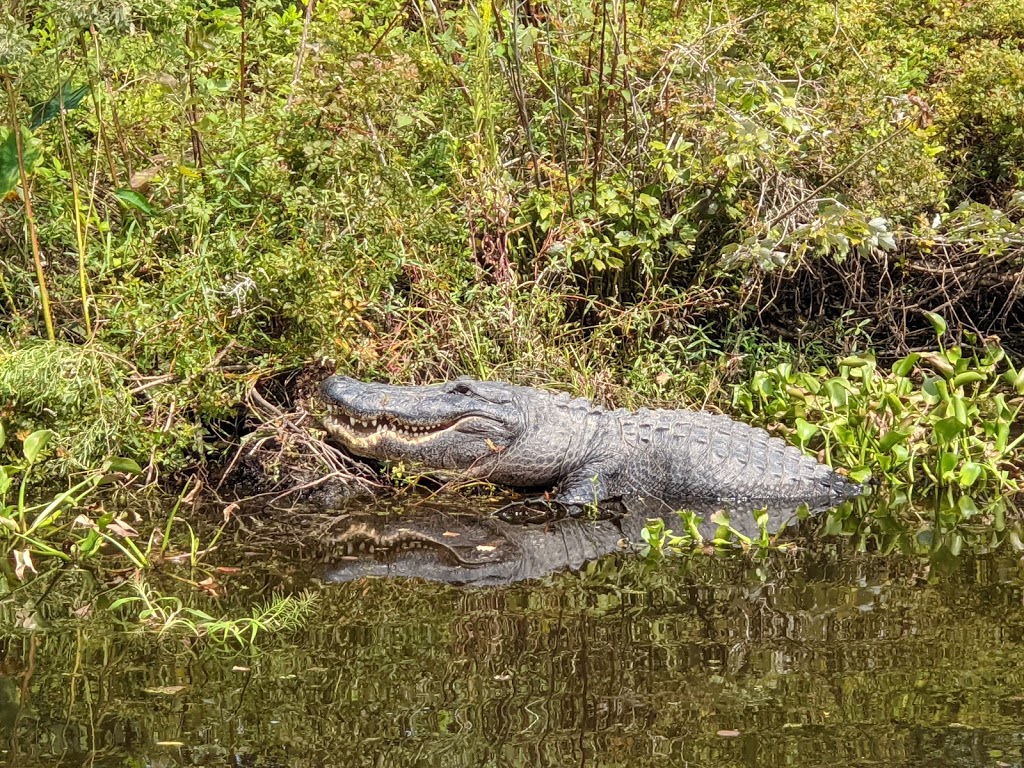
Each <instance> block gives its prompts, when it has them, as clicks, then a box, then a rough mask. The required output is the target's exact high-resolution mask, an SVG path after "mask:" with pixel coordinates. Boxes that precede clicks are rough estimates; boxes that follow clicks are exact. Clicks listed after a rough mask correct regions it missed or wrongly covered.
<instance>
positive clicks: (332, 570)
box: [306, 503, 818, 587]
mask: <svg viewBox="0 0 1024 768" xmlns="http://www.w3.org/2000/svg"><path fill="white" fill-rule="evenodd" d="M797 507H798V505H796V504H788V503H783V504H775V505H767V508H766V511H767V513H768V520H767V524H766V529H767V530H768V531H769V532H770V533H772V534H774V533H776V532H778V531H779V530H781V529H782V528H783V527H786V526H787V525H788V524H790V523H792V522H794V521H795V520H796V519H797ZM449 510H450V507H448V508H446V507H438V506H435V507H433V508H431V507H430V506H421V507H420V508H418V509H417V508H413V509H412V510H411V511H410V510H409V509H406V510H405V511H404V512H403V513H402V514H393V513H392V514H384V515H382V514H375V513H373V512H364V513H355V514H346V515H341V516H338V517H335V518H333V519H332V522H331V526H330V529H329V530H320V531H318V532H317V535H316V540H317V548H318V550H319V552H318V557H317V558H316V559H319V560H324V561H326V562H327V567H326V569H325V570H324V571H322V572H321V578H322V579H323V580H324V581H327V582H331V583H337V582H347V581H354V580H356V579H362V578H420V579H426V580H428V581H435V582H443V583H446V584H456V585H472V586H481V587H483V586H502V585H507V584H512V583H515V582H518V581H524V580H527V579H540V578H543V577H545V576H547V575H548V574H551V573H554V572H556V571H561V570H573V571H575V570H579V569H580V568H582V567H583V566H584V565H585V564H586V563H588V562H590V561H593V560H597V559H599V558H601V557H604V556H605V555H609V554H612V553H614V552H628V551H630V550H632V549H634V548H635V547H637V546H640V545H642V544H643V539H642V537H641V533H642V532H643V530H644V528H645V527H646V523H647V521H648V520H649V519H652V518H660V519H662V520H663V521H664V524H665V528H666V529H668V530H675V531H679V530H680V529H681V528H682V524H681V521H680V517H679V516H678V515H677V514H676V513H674V512H667V511H665V508H664V506H661V505H659V506H658V508H650V509H634V510H632V511H629V512H627V513H626V514H623V515H621V516H618V517H615V518H610V519H604V520H591V519H588V518H585V517H565V518H561V519H558V520H555V521H553V522H551V523H549V524H547V525H516V524H513V523H508V522H505V521H502V520H500V519H497V518H495V517H493V516H487V515H481V514H480V513H479V512H451V511H449ZM690 511H692V512H695V513H697V514H698V515H701V516H703V522H701V523H700V524H699V525H698V532H699V533H700V534H701V536H703V537H704V538H705V539H706V540H709V541H710V540H712V539H713V538H714V537H715V535H716V533H717V531H718V527H719V523H718V522H717V521H719V520H721V518H718V517H715V521H716V522H711V518H712V516H713V515H714V513H715V512H724V513H725V514H726V516H727V517H728V518H729V521H730V522H729V526H730V527H731V528H732V530H733V532H735V533H739V534H741V535H743V536H747V537H750V538H754V537H756V536H757V534H758V530H759V529H758V525H757V522H756V520H755V517H754V515H753V509H752V508H751V507H740V506H737V505H721V504H714V505H712V504H710V503H706V504H703V505H700V504H697V505H691V506H690ZM810 511H811V512H814V511H818V510H810ZM306 559H307V560H308V559H309V558H308V557H307V558H306Z"/></svg>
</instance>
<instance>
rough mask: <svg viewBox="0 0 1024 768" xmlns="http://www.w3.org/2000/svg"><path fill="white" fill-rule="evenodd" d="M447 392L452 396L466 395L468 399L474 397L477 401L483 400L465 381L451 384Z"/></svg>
mask: <svg viewBox="0 0 1024 768" xmlns="http://www.w3.org/2000/svg"><path fill="white" fill-rule="evenodd" d="M448 391H449V392H450V393H451V394H453V395H468V396H469V397H475V398H476V399H478V400H483V399H484V398H483V397H481V395H480V393H479V392H477V391H476V390H475V389H473V386H472V385H471V384H469V383H468V382H465V381H456V382H453V383H452V384H451V386H450V387H449V388H448Z"/></svg>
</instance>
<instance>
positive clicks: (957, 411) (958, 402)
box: [949, 395, 968, 427]
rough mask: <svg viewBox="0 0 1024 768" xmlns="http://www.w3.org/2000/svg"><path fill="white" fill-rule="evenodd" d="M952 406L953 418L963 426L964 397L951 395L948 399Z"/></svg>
mask: <svg viewBox="0 0 1024 768" xmlns="http://www.w3.org/2000/svg"><path fill="white" fill-rule="evenodd" d="M949 401H950V403H951V404H952V406H953V418H955V419H956V420H957V421H958V422H960V424H961V425H962V426H964V427H966V426H967V424H968V420H967V405H966V403H964V399H963V398H962V397H960V395H953V396H952V397H950V399H949Z"/></svg>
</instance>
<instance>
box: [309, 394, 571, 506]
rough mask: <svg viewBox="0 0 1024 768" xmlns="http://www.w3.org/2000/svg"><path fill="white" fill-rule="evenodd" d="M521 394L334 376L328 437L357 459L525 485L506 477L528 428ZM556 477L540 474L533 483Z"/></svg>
mask: <svg viewBox="0 0 1024 768" xmlns="http://www.w3.org/2000/svg"><path fill="white" fill-rule="evenodd" d="M517 389H519V388H518V387H511V386H509V385H507V384H499V383H495V382H482V381H470V380H462V379H460V380H458V381H453V382H449V383H447V384H437V385H432V386H421V387H403V386H390V385H387V384H368V383H364V382H361V381H356V380H355V379H350V378H347V377H344V376H332V377H330V378H329V379H327V380H326V381H325V382H324V383H323V386H322V387H321V399H322V400H323V401H324V403H325V404H326V405H327V409H328V416H327V418H326V419H325V421H324V424H325V426H326V428H327V431H328V433H329V434H330V435H331V436H332V437H333V438H334V439H335V440H337V441H338V442H340V443H342V444H343V445H344V446H345V447H346V448H348V449H349V450H350V451H351V452H352V453H354V454H356V455H357V456H364V457H367V458H372V459H383V460H402V461H408V462H412V463H414V464H421V465H423V466H426V467H430V468H432V469H438V470H451V471H453V472H457V473H458V475H459V476H461V477H469V478H488V479H491V480H493V481H494V482H497V483H508V484H510V485H522V483H521V482H520V481H521V479H522V478H521V477H520V475H519V474H515V475H512V474H510V473H508V472H505V471H502V468H503V467H505V466H506V465H507V462H505V461H503V455H504V454H506V453H507V452H508V451H509V450H510V449H511V447H512V446H513V444H514V443H516V441H517V440H518V439H519V438H520V437H521V436H522V435H523V434H524V433H525V432H526V431H527V428H528V420H529V415H528V413H527V412H526V410H525V409H524V407H523V402H524V400H523V399H522V398H517V397H516V390H517ZM554 479H555V478H554V477H541V476H537V482H532V480H531V483H530V485H536V486H541V485H543V484H544V483H545V482H553V481H554Z"/></svg>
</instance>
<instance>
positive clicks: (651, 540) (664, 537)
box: [640, 509, 790, 555]
mask: <svg viewBox="0 0 1024 768" xmlns="http://www.w3.org/2000/svg"><path fill="white" fill-rule="evenodd" d="M678 514H679V520H680V523H681V526H682V527H681V528H680V530H679V531H678V532H677V531H676V530H675V529H672V528H669V527H668V526H667V525H666V524H665V521H664V520H663V519H661V518H655V519H653V520H648V521H647V525H646V526H645V527H644V529H643V530H642V531H641V532H640V537H641V538H642V539H643V540H644V543H645V544H646V545H647V553H646V554H647V555H650V554H652V553H653V554H656V555H662V554H664V553H665V551H666V550H670V551H683V550H692V549H700V548H702V547H704V546H705V544H709V545H710V546H712V547H716V548H731V547H736V546H738V547H739V548H740V549H742V550H744V551H750V550H754V551H758V552H764V551H766V550H769V549H786V548H787V547H789V546H790V542H779V541H778V534H776V535H775V536H772V534H771V532H770V531H769V530H768V520H769V516H768V511H767V510H765V509H761V510H757V511H755V512H754V513H753V515H754V520H755V522H756V523H757V534H756V535H755V536H747V535H746V534H744V533H742V532H741V531H739V530H737V528H736V527H735V526H734V525H733V524H732V521H731V520H730V519H729V515H728V514H727V513H726V512H724V511H719V512H715V513H714V514H713V515H711V517H710V518H709V520H710V522H712V523H714V524H715V525H717V526H718V527H717V528H716V529H715V533H714V535H713V536H712V537H711V539H710V540H706V539H705V537H704V535H703V534H702V533H701V532H700V524H701V523H702V522H703V518H701V516H700V515H698V514H697V513H696V512H694V511H692V510H689V509H681V510H679V511H678ZM779 533H781V531H780V532H779Z"/></svg>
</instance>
